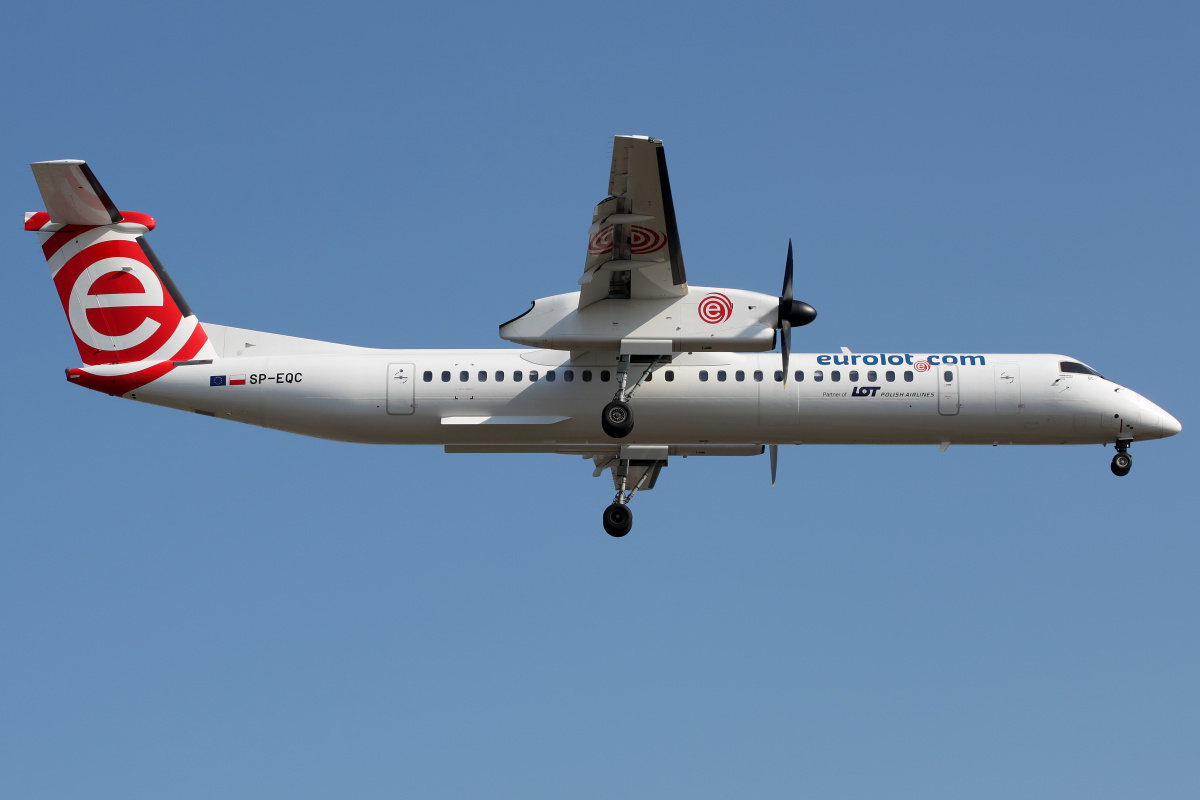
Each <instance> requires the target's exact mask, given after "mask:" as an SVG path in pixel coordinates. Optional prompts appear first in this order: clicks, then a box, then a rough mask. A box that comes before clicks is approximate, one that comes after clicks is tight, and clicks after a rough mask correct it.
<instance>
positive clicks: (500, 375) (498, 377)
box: [496, 369, 504, 383]
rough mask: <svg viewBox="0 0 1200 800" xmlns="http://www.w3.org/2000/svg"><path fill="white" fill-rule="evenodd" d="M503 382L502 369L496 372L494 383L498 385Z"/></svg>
mask: <svg viewBox="0 0 1200 800" xmlns="http://www.w3.org/2000/svg"><path fill="white" fill-rule="evenodd" d="M503 380H504V370H502V369H498V370H496V383H500V382H501V381H503Z"/></svg>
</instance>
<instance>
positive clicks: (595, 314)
mask: <svg viewBox="0 0 1200 800" xmlns="http://www.w3.org/2000/svg"><path fill="white" fill-rule="evenodd" d="M778 319H779V298H778V297H774V296H772V295H768V294H760V293H758V292H747V291H743V290H741V289H710V288H706V287H703V286H692V287H690V288H689V289H688V293H687V294H686V295H684V296H683V297H669V298H658V299H646V300H628V299H613V300H600V301H598V302H595V303H592V304H591V305H589V306H587V307H585V308H579V292H570V293H568V294H560V295H555V296H553V297H543V298H541V299H540V300H535V301H534V302H533V305H532V306H531V307H530V308H529V310H528V311H526V312H525V313H524V314H522V315H521V316H519V317H517V318H516V319H514V320H510V321H509V322H506V323H504V324H503V325H501V326H500V337H501V338H503V339H507V340H508V341H510V342H514V343H516V344H523V345H529V346H531V347H545V348H549V349H552V350H613V351H624V352H642V353H660V354H666V353H680V352H693V351H705V350H715V351H721V352H765V351H767V350H772V349H774V347H775V326H776V325H777V324H778Z"/></svg>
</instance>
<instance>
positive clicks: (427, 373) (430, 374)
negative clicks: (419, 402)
mask: <svg viewBox="0 0 1200 800" xmlns="http://www.w3.org/2000/svg"><path fill="white" fill-rule="evenodd" d="M421 378H422V379H423V380H424V381H425V382H426V383H429V382H430V381H432V380H433V372H431V371H430V370H425V374H424V375H422V376H421Z"/></svg>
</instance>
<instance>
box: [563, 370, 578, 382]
mask: <svg viewBox="0 0 1200 800" xmlns="http://www.w3.org/2000/svg"><path fill="white" fill-rule="evenodd" d="M563 380H564V381H566V382H567V383H570V382H571V381H573V380H575V370H573V369H564V370H563Z"/></svg>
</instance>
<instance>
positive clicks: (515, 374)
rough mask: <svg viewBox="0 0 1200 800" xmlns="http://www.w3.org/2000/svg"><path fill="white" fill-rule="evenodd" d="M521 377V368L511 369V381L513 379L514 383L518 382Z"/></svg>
mask: <svg viewBox="0 0 1200 800" xmlns="http://www.w3.org/2000/svg"><path fill="white" fill-rule="evenodd" d="M521 377H522V376H521V370H519V369H514V370H513V381H515V382H516V383H520V382H521Z"/></svg>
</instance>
